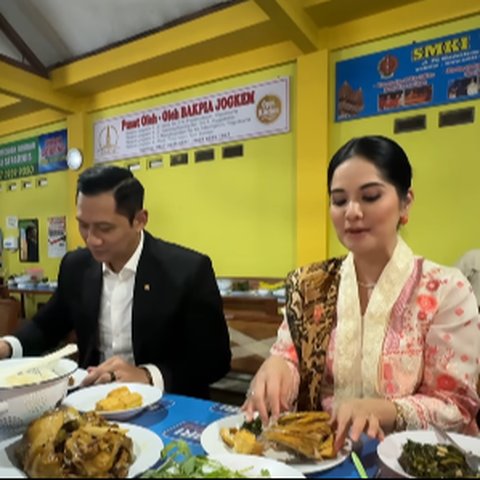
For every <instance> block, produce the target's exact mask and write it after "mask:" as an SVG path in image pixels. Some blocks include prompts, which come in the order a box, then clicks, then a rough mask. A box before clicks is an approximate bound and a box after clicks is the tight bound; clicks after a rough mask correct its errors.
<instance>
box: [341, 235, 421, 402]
mask: <svg viewBox="0 0 480 480" xmlns="http://www.w3.org/2000/svg"><path fill="white" fill-rule="evenodd" d="M414 262H415V258H414V255H413V252H412V251H411V250H410V248H409V247H408V246H407V244H406V243H405V242H404V241H403V240H402V239H401V238H400V237H398V240H397V245H396V247H395V250H394V252H393V255H392V258H391V259H390V260H389V262H388V263H387V265H386V266H385V268H384V270H383V272H382V274H381V275H380V278H379V279H378V282H377V284H376V286H375V288H374V290H373V291H372V295H371V297H370V299H369V302H368V306H367V309H366V311H365V315H364V317H363V322H362V316H361V313H360V300H359V296H358V285H357V276H356V273H355V265H354V260H353V254H352V253H349V254H348V255H347V257H346V259H345V261H344V262H343V264H342V270H341V278H340V285H339V291H338V301H337V332H336V338H335V352H334V358H333V375H334V386H335V388H334V396H335V401H338V400H341V399H346V398H362V397H378V396H380V393H379V362H380V357H381V352H382V347H383V341H384V337H385V330H386V326H387V324H388V322H389V320H390V316H391V311H392V308H393V306H394V304H395V302H396V300H397V298H398V297H399V295H400V293H401V291H402V288H403V286H404V285H405V283H406V282H407V280H408V278H409V277H410V275H411V274H412V272H413V269H414ZM362 323H363V325H362ZM362 327H363V328H362Z"/></svg>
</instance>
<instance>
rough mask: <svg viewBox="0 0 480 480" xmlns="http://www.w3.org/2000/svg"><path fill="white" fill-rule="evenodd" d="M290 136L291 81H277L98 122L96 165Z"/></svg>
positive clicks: (282, 79)
mask: <svg viewBox="0 0 480 480" xmlns="http://www.w3.org/2000/svg"><path fill="white" fill-rule="evenodd" d="M289 130H290V111H289V79H288V77H282V78H278V79H275V80H272V81H269V82H263V83H257V84H254V85H249V86H245V87H242V88H238V89H234V90H227V91H224V92H221V93H217V94H212V95H208V96H204V97H198V98H194V99H190V100H185V101H181V102H178V103H172V104H168V105H161V106H158V107H156V108H151V109H148V110H142V111H138V112H134V113H130V114H128V115H121V116H117V117H113V118H107V119H103V120H99V121H97V122H95V125H94V135H95V161H96V162H107V161H111V160H119V159H124V158H133V157H142V156H146V155H153V154H157V153H163V152H172V151H176V150H185V149H189V148H195V147H199V146H204V145H215V144H218V143H225V142H231V141H237V140H241V139H246V138H255V137H262V136H267V135H275V134H280V133H286V132H288V131H289Z"/></svg>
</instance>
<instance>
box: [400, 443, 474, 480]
mask: <svg viewBox="0 0 480 480" xmlns="http://www.w3.org/2000/svg"><path fill="white" fill-rule="evenodd" d="M398 462H399V463H400V465H401V467H402V468H403V469H404V470H405V472H407V473H408V474H409V475H412V476H414V477H418V478H460V477H463V478H480V474H479V472H473V471H472V470H471V469H470V468H469V467H468V465H467V463H466V461H465V456H464V455H463V453H462V452H461V451H460V450H458V448H456V447H454V446H453V445H445V444H438V445H431V444H424V443H418V442H414V441H412V440H407V443H406V444H405V445H403V449H402V454H401V455H400V458H399V459H398Z"/></svg>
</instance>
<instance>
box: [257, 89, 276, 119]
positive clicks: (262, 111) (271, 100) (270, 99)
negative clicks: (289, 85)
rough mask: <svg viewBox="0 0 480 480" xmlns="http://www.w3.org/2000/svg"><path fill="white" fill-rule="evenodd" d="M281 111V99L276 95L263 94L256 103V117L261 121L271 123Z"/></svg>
mask: <svg viewBox="0 0 480 480" xmlns="http://www.w3.org/2000/svg"><path fill="white" fill-rule="evenodd" d="M281 113H282V101H281V100H280V97H278V96H277V95H265V96H264V97H263V98H262V99H261V100H260V101H259V102H258V104H257V118H258V120H259V121H260V122H262V123H267V124H268V123H273V122H274V121H275V120H276V119H277V118H278V117H279V116H280V114H281Z"/></svg>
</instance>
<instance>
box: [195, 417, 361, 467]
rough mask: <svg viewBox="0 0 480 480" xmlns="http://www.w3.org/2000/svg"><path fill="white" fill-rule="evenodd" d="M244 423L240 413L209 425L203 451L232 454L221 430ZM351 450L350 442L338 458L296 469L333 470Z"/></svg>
mask: <svg viewBox="0 0 480 480" xmlns="http://www.w3.org/2000/svg"><path fill="white" fill-rule="evenodd" d="M243 422H244V416H243V413H240V414H238V415H231V416H229V417H225V418H221V419H220V420H217V421H216V422H213V423H211V424H210V425H208V427H207V428H205V430H204V431H203V432H202V436H201V437H200V443H201V445H202V447H203V449H204V450H205V451H206V452H207V453H208V454H209V455H218V454H225V453H229V454H232V453H233V452H232V449H231V448H229V447H227V446H226V445H225V443H224V442H223V440H222V439H221V437H220V429H221V428H233V427H237V428H239V427H240V426H241V425H242V423H243ZM351 450H352V444H351V442H350V441H347V443H346V444H345V447H344V448H343V449H342V450H341V451H340V452H339V453H338V455H337V457H336V458H332V459H331V460H322V461H319V462H315V461H314V460H312V461H311V462H305V463H295V469H296V470H298V471H300V472H302V473H312V472H320V471H322V470H328V469H329V468H333V467H335V466H336V465H339V464H340V463H342V462H343V461H345V460H346V459H347V458H348V456H349V455H350V452H351ZM281 455H282V453H281V452H272V451H270V450H268V451H267V452H265V457H268V458H270V459H273V458H274V456H275V457H276V458H277V459H278V460H281ZM247 456H251V455H247ZM273 476H274V475H273Z"/></svg>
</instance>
